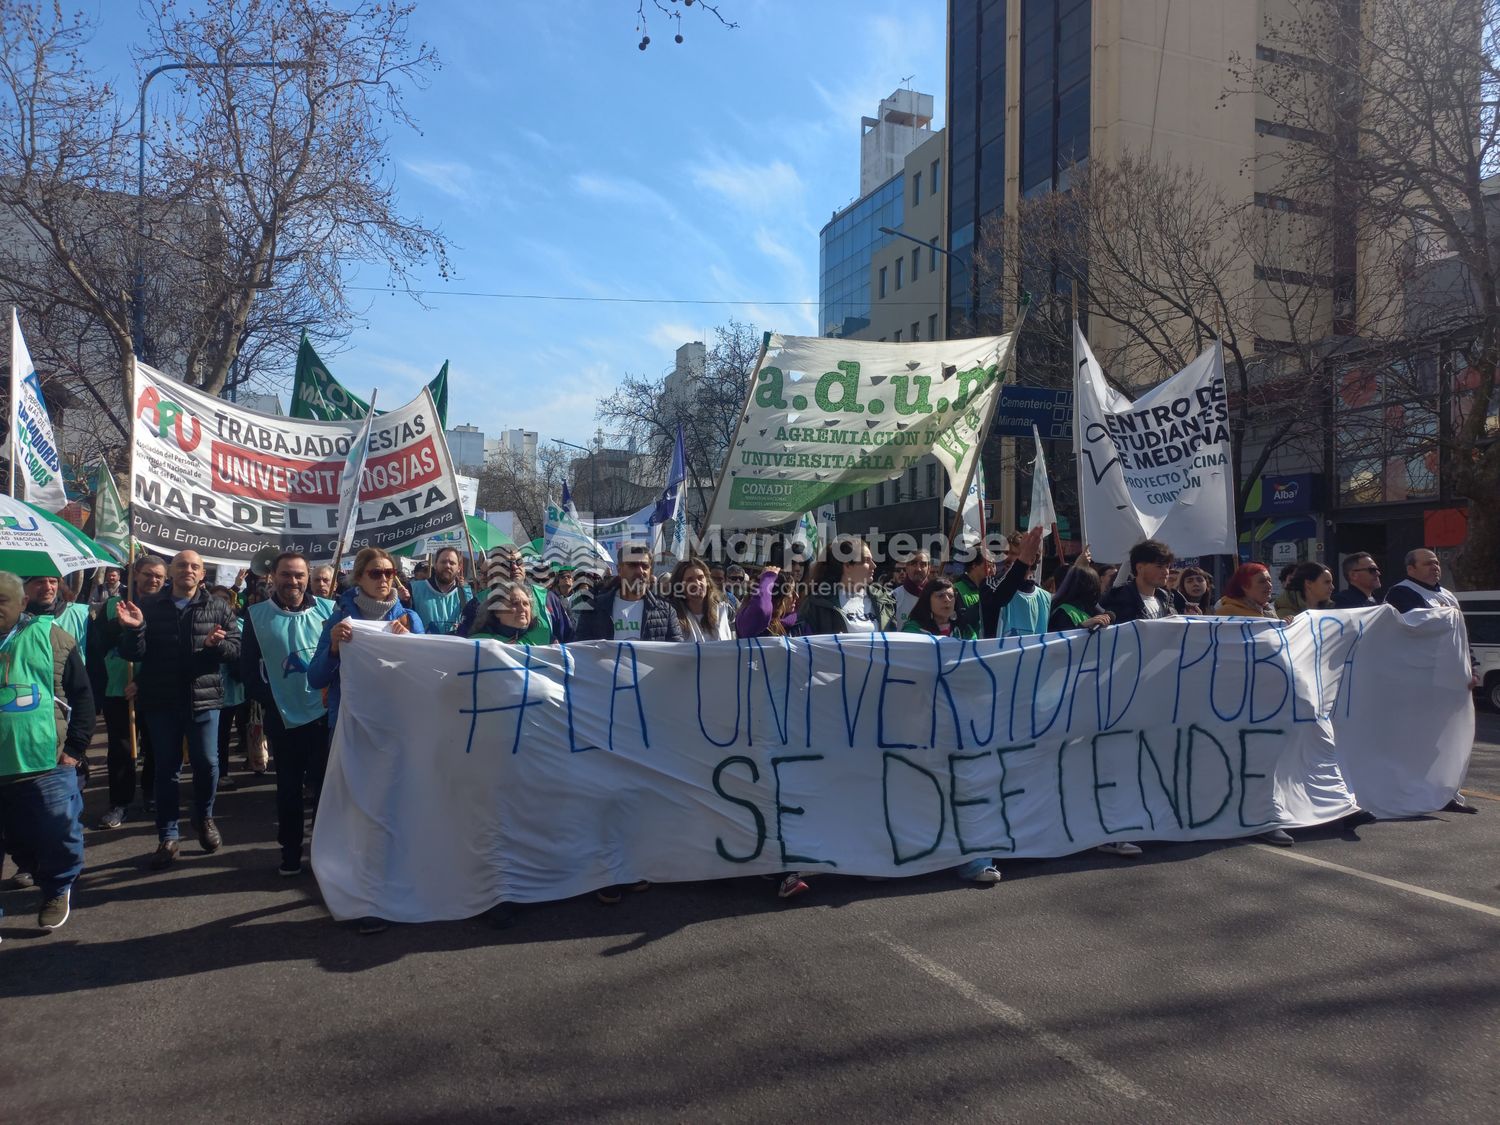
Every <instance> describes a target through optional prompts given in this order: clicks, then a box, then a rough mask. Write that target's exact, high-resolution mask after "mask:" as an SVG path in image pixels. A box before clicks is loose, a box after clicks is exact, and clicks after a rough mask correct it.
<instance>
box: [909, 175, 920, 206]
mask: <svg viewBox="0 0 1500 1125" xmlns="http://www.w3.org/2000/svg"><path fill="white" fill-rule="evenodd" d="M921 202H922V173H921V172H913V173H912V177H911V205H912V206H913V207H915V206H916V205H917V204H918V203H921Z"/></svg>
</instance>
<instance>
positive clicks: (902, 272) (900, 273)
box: [880, 255, 906, 289]
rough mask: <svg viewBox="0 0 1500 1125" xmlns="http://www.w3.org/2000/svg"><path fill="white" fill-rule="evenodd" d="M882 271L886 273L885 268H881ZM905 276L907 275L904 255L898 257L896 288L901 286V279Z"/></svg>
mask: <svg viewBox="0 0 1500 1125" xmlns="http://www.w3.org/2000/svg"><path fill="white" fill-rule="evenodd" d="M880 272H881V273H884V272H885V270H884V269H881V271H880ZM905 276H906V258H905V256H904V255H903V256H902V257H900V258H897V259H896V288H897V289H900V288H901V279H902V278H903V277H905Z"/></svg>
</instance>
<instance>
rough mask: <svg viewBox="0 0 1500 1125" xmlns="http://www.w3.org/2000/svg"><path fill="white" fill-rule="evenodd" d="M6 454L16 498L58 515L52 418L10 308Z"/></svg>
mask: <svg viewBox="0 0 1500 1125" xmlns="http://www.w3.org/2000/svg"><path fill="white" fill-rule="evenodd" d="M9 451H10V458H11V465H12V469H11V471H12V472H13V473H14V474H15V481H16V484H15V494H16V495H17V496H19V497H20V498H21V499H22V500H25V501H26V502H27V503H28V504H35V505H36V506H37V507H39V508H46V509H47V511H49V512H60V511H62V510H63V509H64V508H66V507H67V506H68V496H67V493H66V492H65V491H64V490H63V470H62V454H61V453H60V452H59V451H58V448H57V435H56V434H54V433H53V432H52V419H51V418H49V417H48V416H47V404H46V402H44V401H43V399H42V381H41V379H39V378H38V377H37V373H36V365H35V364H33V363H32V362H31V351H30V349H29V348H27V347H26V338H25V337H24V336H22V335H21V320H20V317H18V316H17V315H16V310H15V308H14V307H12V308H11V310H10V437H9Z"/></svg>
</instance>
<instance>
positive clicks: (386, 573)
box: [365, 566, 396, 578]
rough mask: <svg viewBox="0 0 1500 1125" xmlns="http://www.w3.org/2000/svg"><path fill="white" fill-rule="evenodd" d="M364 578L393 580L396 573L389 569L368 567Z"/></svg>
mask: <svg viewBox="0 0 1500 1125" xmlns="http://www.w3.org/2000/svg"><path fill="white" fill-rule="evenodd" d="M365 577H366V578H394V577H396V572H395V571H394V570H392V569H391V568H390V567H373V566H372V567H369V568H367V569H366V570H365Z"/></svg>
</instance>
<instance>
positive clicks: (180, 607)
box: [116, 551, 240, 871]
mask: <svg viewBox="0 0 1500 1125" xmlns="http://www.w3.org/2000/svg"><path fill="white" fill-rule="evenodd" d="M168 572H169V573H170V575H171V584H170V585H169V586H168V587H167V588H166V589H165V590H163V591H162V592H161V593H160V594H157V595H156V596H155V597H154V598H151V599H150V600H148V601H146V602H144V603H143V604H142V605H136V604H135V603H133V602H128V601H126V602H121V603H120V605H119V607H118V609H117V610H116V617H117V618H118V620H119V622H120V626H121V633H120V655H121V656H123V657H124V658H125V659H126V660H137V661H140V676H139V678H138V679H137V681H136V684H137V690H136V705H137V706H138V707H139V708H140V709H141V713H142V715H143V716H144V718H145V721H146V727H147V729H148V730H150V732H151V744H152V745H153V746H154V747H155V748H156V749H157V757H158V759H159V760H158V761H157V763H156V835H157V840H158V845H157V849H156V854H155V855H154V856H152V858H151V869H152V870H153V871H160V870H162V869H163V868H166V867H169V866H170V865H171V864H172V861H173V860H175V859H176V858H177V837H178V828H177V817H178V793H177V779H178V775H179V774H180V773H181V772H182V759H181V757H180V756H179V752H178V747H180V746H181V745H182V740H183V739H184V738H186V739H187V744H188V760H189V761H190V762H191V763H192V766H193V827H194V828H196V829H197V830H198V842H199V843H200V844H201V845H203V850H204V851H205V852H214V851H218V849H219V845H220V844H222V843H223V840H222V839H221V838H220V836H219V829H218V826H217V825H215V824H214V790H215V789H216V788H218V784H219V708H220V707H222V706H223V705H224V680H223V676H222V675H221V669H222V668H223V666H224V665H225V664H233V663H235V662H236V661H238V660H239V658H240V625H239V620H238V619H237V618H236V617H235V615H234V611H233V610H231V609H230V608H229V605H228V604H227V603H226V602H224V601H222V600H220V599H219V598H216V597H213V596H212V595H211V594H209V592H208V588H207V587H206V586H204V585H203V560H202V559H201V558H199V557H198V553H197V552H196V551H179V552H178V553H177V554H176V555H175V556H173V558H172V563H171V566H170V567H169V568H168Z"/></svg>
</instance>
